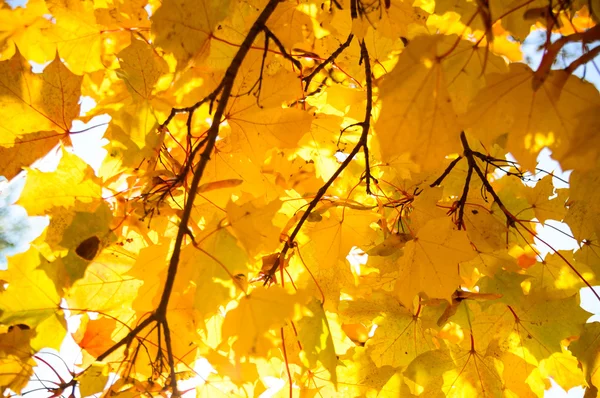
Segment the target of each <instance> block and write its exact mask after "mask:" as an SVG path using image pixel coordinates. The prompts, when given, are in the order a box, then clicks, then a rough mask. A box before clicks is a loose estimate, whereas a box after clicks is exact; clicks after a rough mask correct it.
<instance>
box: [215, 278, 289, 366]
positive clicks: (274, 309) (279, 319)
mask: <svg viewBox="0 0 600 398" xmlns="http://www.w3.org/2000/svg"><path fill="white" fill-rule="evenodd" d="M299 299H300V297H299V296H298V295H291V294H289V293H287V292H286V291H285V290H284V289H282V288H281V287H279V286H272V287H271V288H269V289H266V288H264V287H257V288H256V289H254V290H253V291H252V292H251V293H249V294H248V295H247V296H244V297H243V298H242V299H241V300H240V302H239V305H238V306H237V307H236V308H234V309H232V310H230V311H229V312H228V313H227V315H226V316H225V322H224V323H223V341H228V340H229V339H232V340H231V346H232V348H233V350H234V351H235V352H236V354H237V355H238V356H239V357H247V356H253V355H263V354H264V352H265V350H266V349H267V348H269V347H270V346H272V344H273V343H272V338H269V336H268V332H269V331H270V330H273V329H277V328H279V327H281V326H283V325H284V323H285V322H286V320H288V319H290V318H291V317H292V315H293V314H294V307H295V305H296V304H298V303H299Z"/></svg>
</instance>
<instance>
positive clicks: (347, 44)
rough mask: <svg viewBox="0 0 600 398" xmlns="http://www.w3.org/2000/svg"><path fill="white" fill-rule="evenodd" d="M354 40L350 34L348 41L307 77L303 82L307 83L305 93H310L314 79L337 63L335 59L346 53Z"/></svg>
mask: <svg viewBox="0 0 600 398" xmlns="http://www.w3.org/2000/svg"><path fill="white" fill-rule="evenodd" d="M352 39H354V35H353V34H352V33H350V34H349V35H348V38H347V39H346V41H345V42H343V43H342V44H340V46H339V47H338V48H337V49H336V50H335V51H334V52H332V53H331V55H330V56H329V57H327V59H326V60H325V61H323V62H321V63H320V64H319V65H317V67H316V68H315V69H314V70H313V71H312V72H310V74H309V75H308V76H306V77H305V78H304V79H303V80H304V82H305V86H304V91H308V86H309V85H310V82H311V81H312V79H314V77H315V76H316V75H317V74H318V73H319V72H321V71H322V70H323V69H325V67H326V66H327V65H328V64H330V63H332V62H333V61H335V59H336V58H337V57H338V56H339V55H340V54H341V53H342V52H344V50H345V49H346V48H348V46H349V45H350V43H352Z"/></svg>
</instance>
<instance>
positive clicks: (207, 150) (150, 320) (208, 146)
mask: <svg viewBox="0 0 600 398" xmlns="http://www.w3.org/2000/svg"><path fill="white" fill-rule="evenodd" d="M279 2H280V0H269V2H268V3H267V5H266V6H265V8H264V9H263V10H262V12H261V13H260V15H259V16H258V18H257V19H256V21H255V22H254V24H253V25H252V27H251V28H250V31H249V32H248V34H247V35H246V37H245V38H244V41H243V42H242V44H241V45H240V47H239V49H238V52H237V53H236V54H235V56H234V58H233V60H232V61H231V63H230V64H229V67H228V68H227V70H226V72H225V76H224V77H223V79H222V80H221V83H220V84H219V85H218V86H217V88H216V89H215V90H214V91H213V92H212V93H211V94H210V95H209V96H207V97H206V98H204V99H202V100H201V101H199V102H197V103H196V104H194V105H193V106H191V107H189V108H182V109H173V110H172V111H171V113H170V114H169V116H168V117H167V120H165V122H164V123H163V125H162V126H161V130H164V129H165V128H166V126H167V125H168V124H169V122H170V121H171V120H172V119H173V118H174V117H175V115H176V114H178V113H188V118H189V119H191V117H192V115H193V113H194V111H195V110H196V109H198V108H199V107H200V106H201V105H202V104H204V103H207V102H210V103H211V108H212V104H213V103H214V102H215V101H217V98H218V101H217V107H216V109H215V113H214V116H213V120H212V124H211V126H210V128H209V129H208V132H207V135H206V139H205V141H204V142H203V143H202V145H197V146H196V147H195V148H194V149H193V150H192V152H191V154H190V157H189V159H188V160H187V170H191V169H192V168H193V164H194V159H195V157H196V155H197V153H198V152H200V149H201V148H203V150H202V152H201V153H200V159H199V161H198V165H197V166H196V169H195V170H194V171H193V177H192V181H191V184H190V186H189V189H188V196H187V199H186V201H185V204H184V208H183V212H182V216H181V220H180V222H179V227H178V230H177V236H176V238H175V244H174V247H173V253H172V255H171V258H170V260H169V266H168V269H167V279H166V282H165V286H164V289H163V292H162V296H161V299H160V302H159V304H158V307H157V308H156V310H155V311H154V312H153V313H152V314H150V315H149V316H148V317H147V318H145V319H144V320H143V321H142V322H141V323H140V324H139V325H138V326H137V327H135V328H134V329H133V330H131V331H130V332H129V333H127V335H126V336H125V337H124V338H122V339H121V340H120V341H119V342H117V343H116V344H114V345H113V346H112V347H111V348H109V349H108V350H106V352H104V353H103V354H101V355H100V356H99V357H98V360H103V359H105V358H107V357H108V356H109V355H110V354H111V353H113V352H115V351H116V350H118V349H119V348H121V347H123V346H126V347H129V345H130V344H131V343H132V342H133V341H134V339H135V338H136V337H137V335H138V334H139V333H140V332H142V331H143V330H144V329H146V328H147V327H149V326H151V325H152V324H156V326H158V333H159V339H160V338H161V336H160V333H161V331H162V334H163V335H164V340H165V345H166V351H167V361H168V367H169V372H170V380H169V385H170V388H171V390H172V393H173V396H179V392H178V390H177V379H176V375H175V359H174V356H173V349H172V341H171V331H170V329H169V324H168V321H167V307H168V305H169V299H170V298H171V294H172V291H173V286H174V283H175V277H176V276H177V269H178V265H179V256H180V254H181V247H182V244H183V240H184V237H185V235H186V234H187V233H188V230H189V229H188V223H189V220H190V216H191V213H192V209H193V207H194V200H195V199H196V195H197V193H198V186H199V184H200V180H201V179H202V176H203V174H204V170H205V168H206V165H207V164H208V162H209V160H210V155H211V153H212V151H213V149H214V147H215V143H216V140H217V136H218V134H219V128H220V125H221V120H222V118H223V115H224V114H225V109H226V107H227V104H228V101H229V98H230V96H231V92H232V89H233V85H234V82H235V78H236V76H237V74H238V71H239V69H240V67H241V65H242V62H243V61H244V58H245V57H246V55H247V54H248V52H249V51H250V48H251V46H252V44H253V42H254V41H255V40H256V38H257V36H258V35H259V34H260V33H261V32H263V31H265V32H267V31H266V30H265V29H266V28H265V26H266V22H267V20H268V19H269V17H270V16H271V14H273V12H274V11H275V8H276V7H277V4H278V3H279ZM266 34H268V33H266ZM270 38H271V39H272V37H271V36H270ZM276 43H277V42H276ZM189 119H188V120H189ZM188 125H191V123H188ZM161 132H162V131H161ZM188 133H190V132H189V131H188ZM161 349H162V348H161V347H159V351H160V350H161ZM159 356H160V358H162V355H159Z"/></svg>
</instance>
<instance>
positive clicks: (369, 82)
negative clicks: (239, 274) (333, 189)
mask: <svg viewBox="0 0 600 398" xmlns="http://www.w3.org/2000/svg"><path fill="white" fill-rule="evenodd" d="M361 61H362V62H364V68H365V74H366V86H367V98H366V100H367V105H366V107H365V120H364V121H363V122H361V123H360V125H361V126H362V133H361V136H360V138H359V140H358V143H357V144H356V145H355V146H354V148H352V151H351V152H350V153H349V154H348V157H347V158H346V159H345V160H344V161H343V162H342V164H341V165H340V166H339V167H338V168H337V170H336V171H335V172H334V173H333V175H332V176H331V177H330V178H329V180H327V182H326V183H325V184H323V186H322V187H321V188H320V189H319V190H318V191H317V194H316V195H315V197H314V198H313V200H311V202H310V203H309V204H308V208H307V209H306V210H305V211H304V214H303V215H302V217H301V218H300V221H298V224H296V227H295V228H294V230H293V231H292V233H291V234H290V236H289V238H288V239H287V241H286V242H285V243H284V245H283V249H281V252H280V253H279V256H278V257H277V260H275V262H274V263H273V265H272V266H271V268H270V269H269V270H268V271H267V272H266V273H263V274H262V278H263V279H264V280H265V284H267V283H269V282H270V281H271V280H272V279H273V276H274V275H275V272H277V269H279V267H280V266H282V262H283V261H284V259H285V256H286V254H287V252H288V250H289V249H290V248H292V247H293V246H294V240H295V239H296V236H297V235H298V233H299V232H300V230H301V229H302V226H303V225H304V223H305V222H306V220H307V219H308V216H309V215H310V213H311V212H312V211H313V210H314V209H315V207H317V204H319V202H320V200H321V198H323V196H324V195H325V193H326V192H327V189H329V187H330V186H331V185H332V184H333V183H334V182H335V180H337V178H338V177H339V176H340V174H342V171H344V169H345V168H346V167H348V165H349V164H350V162H352V160H353V159H354V157H355V156H356V154H357V153H358V152H359V151H360V150H361V149H362V148H364V147H366V146H367V137H368V134H369V129H370V123H371V112H372V110H373V79H372V76H371V61H370V59H369V52H368V51H367V47H366V45H365V42H364V41H362V42H361ZM366 154H368V149H367V152H366ZM367 164H368V163H367ZM367 176H369V172H368V171H367ZM367 178H369V177H367ZM367 181H368V180H367Z"/></svg>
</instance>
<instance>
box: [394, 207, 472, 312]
mask: <svg viewBox="0 0 600 398" xmlns="http://www.w3.org/2000/svg"><path fill="white" fill-rule="evenodd" d="M475 255H476V252H475V251H474V250H473V248H472V247H471V245H470V243H469V240H468V238H467V234H466V232H464V231H457V230H456V229H455V227H454V226H453V224H452V222H451V221H450V219H448V218H438V219H434V220H431V221H429V222H428V223H427V224H425V226H424V227H423V228H421V230H420V231H419V233H418V234H417V236H416V237H415V238H414V239H413V240H411V241H409V242H408V243H407V244H406V246H405V248H404V256H403V257H401V258H400V260H399V267H400V274H399V275H398V280H397V282H396V286H395V288H394V291H395V293H396V294H397V295H398V297H399V299H400V302H402V304H404V305H405V306H406V307H409V308H412V303H413V298H414V297H415V295H417V294H420V293H424V294H425V295H426V296H428V297H432V298H433V297H436V298H444V299H447V300H450V296H451V295H452V293H453V292H454V291H455V290H456V288H457V287H458V285H460V281H461V279H460V275H459V272H458V264H459V263H460V262H462V261H467V260H470V259H472V258H473V257H475Z"/></svg>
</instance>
